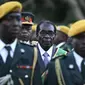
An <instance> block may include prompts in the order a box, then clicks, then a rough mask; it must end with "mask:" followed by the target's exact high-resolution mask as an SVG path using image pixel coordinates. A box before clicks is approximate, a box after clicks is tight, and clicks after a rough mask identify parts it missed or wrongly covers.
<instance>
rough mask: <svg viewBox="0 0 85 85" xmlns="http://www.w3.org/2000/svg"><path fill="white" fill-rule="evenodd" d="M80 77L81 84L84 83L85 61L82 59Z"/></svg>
mask: <svg viewBox="0 0 85 85" xmlns="http://www.w3.org/2000/svg"><path fill="white" fill-rule="evenodd" d="M81 75H82V78H83V82H84V83H85V60H84V59H83V60H82V63H81Z"/></svg>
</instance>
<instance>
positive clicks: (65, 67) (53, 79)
mask: <svg viewBox="0 0 85 85" xmlns="http://www.w3.org/2000/svg"><path fill="white" fill-rule="evenodd" d="M60 66H61V69H62V75H63V77H64V81H65V83H66V85H83V82H82V81H83V80H82V77H81V73H80V71H79V69H78V66H77V64H76V62H75V59H74V56H73V52H70V53H69V54H68V55H67V56H66V57H64V58H62V59H60ZM44 84H45V85H59V84H58V80H57V76H56V72H55V62H54V61H52V62H51V63H50V65H49V69H48V74H47V76H46V80H45V83H44Z"/></svg>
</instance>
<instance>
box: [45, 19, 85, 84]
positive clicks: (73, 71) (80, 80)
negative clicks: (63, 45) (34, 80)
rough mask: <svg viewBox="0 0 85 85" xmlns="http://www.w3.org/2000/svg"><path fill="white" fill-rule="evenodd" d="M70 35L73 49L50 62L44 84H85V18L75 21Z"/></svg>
mask: <svg viewBox="0 0 85 85" xmlns="http://www.w3.org/2000/svg"><path fill="white" fill-rule="evenodd" d="M68 35H69V36H70V37H71V38H72V45H73V48H74V49H73V50H72V51H71V52H69V53H68V54H67V55H66V56H64V55H62V56H61V57H59V58H58V59H57V58H56V56H55V58H54V60H53V61H52V62H51V63H50V65H49V67H48V73H47V76H46V79H45V82H44V85H85V20H79V21H77V22H75V23H74V24H73V25H72V26H71V28H70V30H69V33H68Z"/></svg>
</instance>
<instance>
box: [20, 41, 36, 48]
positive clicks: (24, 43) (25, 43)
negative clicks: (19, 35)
mask: <svg viewBox="0 0 85 85" xmlns="http://www.w3.org/2000/svg"><path fill="white" fill-rule="evenodd" d="M20 43H21V44H23V45H28V46H30V47H34V46H35V45H32V44H30V43H25V42H22V41H20Z"/></svg>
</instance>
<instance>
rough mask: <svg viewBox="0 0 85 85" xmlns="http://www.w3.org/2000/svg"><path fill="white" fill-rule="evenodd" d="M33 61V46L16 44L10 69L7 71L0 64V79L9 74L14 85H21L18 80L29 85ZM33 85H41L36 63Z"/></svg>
mask: <svg viewBox="0 0 85 85" xmlns="http://www.w3.org/2000/svg"><path fill="white" fill-rule="evenodd" d="M33 59H34V51H33V46H30V45H26V44H24V43H20V42H18V43H17V46H16V48H15V53H14V57H13V61H12V63H11V65H10V69H8V70H7V69H6V68H7V64H4V63H3V62H0V77H2V76H5V75H6V74H11V75H12V79H13V81H14V85H21V84H20V81H19V80H21V81H22V82H23V83H24V85H30V78H31V72H32V64H33ZM27 66H28V67H30V68H28V67H27ZM33 85H42V82H41V75H40V67H39V64H38V62H37V64H36V67H35V71H34V77H33Z"/></svg>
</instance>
